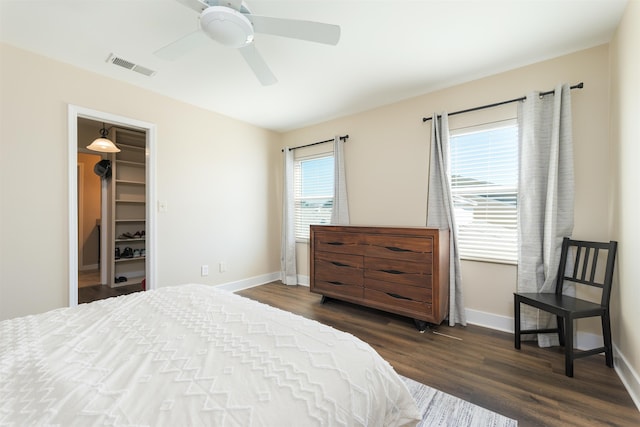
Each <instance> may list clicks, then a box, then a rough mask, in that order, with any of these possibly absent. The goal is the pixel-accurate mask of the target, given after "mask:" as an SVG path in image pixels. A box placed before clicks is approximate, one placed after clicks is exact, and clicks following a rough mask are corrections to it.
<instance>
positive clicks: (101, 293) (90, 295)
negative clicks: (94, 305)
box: [78, 283, 142, 304]
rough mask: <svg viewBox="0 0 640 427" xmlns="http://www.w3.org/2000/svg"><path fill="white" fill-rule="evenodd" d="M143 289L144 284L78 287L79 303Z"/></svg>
mask: <svg viewBox="0 0 640 427" xmlns="http://www.w3.org/2000/svg"><path fill="white" fill-rule="evenodd" d="M141 290H142V285H141V284H139V283H138V284H137V285H124V286H118V287H117V288H112V287H110V286H106V285H93V286H85V287H83V288H78V304H82V303H85V302H91V301H97V300H99V299H105V298H111V297H117V296H119V295H127V294H130V293H133V292H139V291H141Z"/></svg>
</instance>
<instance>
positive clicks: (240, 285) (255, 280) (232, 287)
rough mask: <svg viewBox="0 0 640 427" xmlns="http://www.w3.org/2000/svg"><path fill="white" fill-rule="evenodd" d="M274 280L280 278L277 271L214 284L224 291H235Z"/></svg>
mask: <svg viewBox="0 0 640 427" xmlns="http://www.w3.org/2000/svg"><path fill="white" fill-rule="evenodd" d="M276 280H280V273H279V272H276V273H269V274H263V275H261V276H254V277H249V278H248V279H242V280H238V281H236V282H229V283H224V284H222V285H218V286H216V288H219V289H224V290H225V291H229V292H237V291H241V290H243V289H249V288H253V287H256V286H260V285H264V284H266V283H270V282H274V281H276Z"/></svg>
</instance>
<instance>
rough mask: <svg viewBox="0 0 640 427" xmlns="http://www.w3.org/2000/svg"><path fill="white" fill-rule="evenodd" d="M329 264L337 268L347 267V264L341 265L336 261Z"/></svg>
mask: <svg viewBox="0 0 640 427" xmlns="http://www.w3.org/2000/svg"><path fill="white" fill-rule="evenodd" d="M331 264H333V265H335V266H337V267H349V264H343V263H341V262H337V261H331Z"/></svg>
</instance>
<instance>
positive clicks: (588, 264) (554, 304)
mask: <svg viewBox="0 0 640 427" xmlns="http://www.w3.org/2000/svg"><path fill="white" fill-rule="evenodd" d="M617 246H618V242H615V241H611V242H609V243H599V242H586V241H580V240H571V239H569V238H568V237H565V238H564V240H563V241H562V252H561V254H560V266H559V268H558V276H557V279H556V290H555V293H518V292H516V293H514V294H513V295H514V314H515V316H514V317H515V319H514V320H515V347H516V348H517V349H520V337H521V335H524V334H535V333H553V332H557V333H558V339H559V341H560V345H561V346H562V345H563V346H564V353H565V375H566V376H568V377H573V361H574V360H575V359H578V358H581V357H586V356H591V355H594V354H599V353H602V352H604V353H605V361H606V364H607V366H608V367H610V368H613V352H612V345H611V324H610V317H609V297H610V295H611V282H612V281H613V265H614V262H615V257H616V250H617ZM570 248H575V250H574V251H572V252H570ZM601 250H606V251H607V252H608V253H607V261H606V266H605V272H604V278H603V279H602V278H601V277H600V278H599V279H600V280H602V283H600V282H598V281H597V280H598V279H597V278H596V272H597V271H598V270H600V272H601V269H598V254H599V252H600V251H601ZM568 260H573V263H574V264H573V268H572V270H573V271H572V272H571V274H567V272H566V266H567V262H568ZM600 276H601V275H600ZM565 282H573V283H575V284H576V285H588V286H595V287H597V288H601V289H602V295H601V298H600V303H593V302H590V301H586V300H583V299H579V298H574V297H570V296H567V295H563V293H562V290H563V287H564V284H565ZM521 303H522V304H527V305H530V306H533V307H536V308H538V309H540V310H544V311H546V312H549V313H551V314H554V315H555V316H556V320H557V327H556V328H551V329H527V330H523V329H521V327H520V304H521ZM596 316H600V318H601V321H602V335H603V341H604V346H603V347H598V348H594V349H591V350H586V351H578V352H576V351H575V350H574V348H573V321H574V319H580V318H584V317H596Z"/></svg>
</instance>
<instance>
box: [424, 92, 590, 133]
mask: <svg viewBox="0 0 640 427" xmlns="http://www.w3.org/2000/svg"><path fill="white" fill-rule="evenodd" d="M583 87H584V83H583V82H580V83H578V84H577V85H573V86H571V87H570V89H582V88H583ZM553 92H554V91H553V90H550V91H547V92H541V93H540V96H545V95H551V94H552V93H553ZM525 99H527V97H526V96H521V97H520V98H514V99H510V100H508V101H502V102H496V103H494V104H487V105H482V106H480V107H473V108H467V109H466V110H460V111H454V112H453V113H449V116H455V115H456V114H462V113H469V112H471V111H478V110H484V109H485V108H492V107H498V106H500V105H504V104H511V103H512V102H518V101H524V100H525ZM438 117H440V115H438ZM432 118H433V117H423V118H422V122H423V123H424V122H426V121H429V120H431V119H432Z"/></svg>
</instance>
